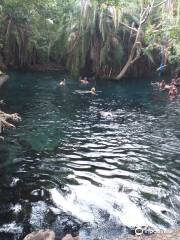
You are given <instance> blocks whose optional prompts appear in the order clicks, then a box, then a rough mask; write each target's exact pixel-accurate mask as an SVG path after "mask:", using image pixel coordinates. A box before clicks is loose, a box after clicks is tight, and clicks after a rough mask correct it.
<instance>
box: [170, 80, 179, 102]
mask: <svg viewBox="0 0 180 240" xmlns="http://www.w3.org/2000/svg"><path fill="white" fill-rule="evenodd" d="M177 94H178V90H177V87H176V85H174V84H172V85H171V88H170V89H169V97H170V99H172V100H173V99H175V98H176V97H177Z"/></svg>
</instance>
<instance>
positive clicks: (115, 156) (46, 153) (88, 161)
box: [0, 73, 180, 240]
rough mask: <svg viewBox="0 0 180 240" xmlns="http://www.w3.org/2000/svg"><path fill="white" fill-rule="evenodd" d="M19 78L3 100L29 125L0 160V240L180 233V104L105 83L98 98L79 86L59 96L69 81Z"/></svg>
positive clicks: (136, 86) (12, 137) (136, 87)
mask: <svg viewBox="0 0 180 240" xmlns="http://www.w3.org/2000/svg"><path fill="white" fill-rule="evenodd" d="M11 75H12V76H11V80H10V81H9V82H8V83H7V84H6V85H5V86H4V87H3V88H2V89H1V90H0V95H1V97H0V98H3V99H4V100H5V102H6V103H7V104H6V106H5V108H4V110H6V111H9V112H19V113H20V114H21V116H22V119H23V120H22V122H21V123H19V124H18V126H17V129H16V130H15V131H12V130H11V131H6V133H5V138H6V144H5V146H1V150H0V194H1V197H0V206H1V208H0V239H3V240H6V239H7V240H9V239H14V240H17V239H22V237H23V236H24V235H25V234H26V233H29V232H30V231H32V230H34V229H38V228H45V227H48V228H51V229H54V231H55V232H56V233H57V234H58V235H59V236H62V235H63V234H65V233H66V232H72V233H73V234H76V232H78V231H80V235H81V236H83V237H84V239H87V240H92V239H94V238H95V237H98V238H99V239H107V240H108V239H112V237H116V236H119V235H122V234H126V233H127V232H129V228H130V227H134V226H138V225H140V226H142V225H143V226H144V225H147V226H151V227H152V228H153V229H155V230H157V229H165V228H172V227H177V226H179V225H180V222H179V219H180V210H179V208H180V187H179V183H180V147H179V146H180V121H179V117H180V99H177V100H176V101H169V100H168V98H167V96H166V94H164V93H159V92H158V91H156V90H153V89H152V87H151V86H150V82H149V81H148V80H147V81H144V80H142V81H135V80H134V81H129V82H121V83H115V82H107V83H106V82H100V81H99V82H97V83H93V85H94V84H95V85H96V88H97V89H98V90H99V91H100V92H99V93H98V95H97V96H92V95H91V94H88V93H83V92H78V91H76V90H79V89H80V90H87V89H86V88H84V87H82V86H80V84H79V83H78V81H76V80H74V79H67V85H66V86H65V87H64V88H59V87H58V81H59V80H60V79H63V78H64V76H63V75H58V74H48V75H45V74H37V73H12V74H11ZM66 77H67V78H68V76H66ZM89 88H90V87H89Z"/></svg>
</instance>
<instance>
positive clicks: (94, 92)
mask: <svg viewBox="0 0 180 240" xmlns="http://www.w3.org/2000/svg"><path fill="white" fill-rule="evenodd" d="M90 93H91V94H93V95H97V93H96V89H95V87H92V88H91V91H90Z"/></svg>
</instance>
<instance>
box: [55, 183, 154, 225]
mask: <svg viewBox="0 0 180 240" xmlns="http://www.w3.org/2000/svg"><path fill="white" fill-rule="evenodd" d="M70 189H71V193H70V194H68V195H65V196H63V194H62V193H61V192H59V191H58V190H57V189H55V188H54V189H51V190H50V193H51V196H52V200H53V201H54V203H55V204H56V206H57V207H59V208H60V209H61V210H63V211H64V212H67V213H70V214H72V215H73V216H75V217H77V218H78V219H80V220H82V221H85V222H90V223H92V224H93V223H95V222H96V223H97V222H98V221H99V222H100V221H101V220H102V218H103V216H102V213H107V214H106V216H107V215H108V216H109V218H111V219H116V222H118V223H119V224H121V225H125V226H128V227H133V226H145V225H148V226H152V223H151V222H150V221H148V219H147V217H146V216H145V215H144V214H143V212H142V210H141V209H140V208H139V207H138V206H136V204H135V203H133V202H132V201H131V200H130V198H129V196H128V195H127V194H125V193H123V192H118V191H117V189H112V188H111V189H110V188H106V187H101V188H99V187H96V186H93V185H90V184H89V185H78V186H71V187H70ZM152 227H153V226H152Z"/></svg>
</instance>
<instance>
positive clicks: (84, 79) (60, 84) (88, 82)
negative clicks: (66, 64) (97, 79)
mask: <svg viewBox="0 0 180 240" xmlns="http://www.w3.org/2000/svg"><path fill="white" fill-rule="evenodd" d="M79 81H80V83H81V84H82V85H88V84H90V81H89V80H88V78H87V77H84V78H81V77H80V80H79ZM65 85H66V79H64V80H63V81H60V83H59V86H60V87H63V86H65ZM88 92H89V93H91V94H93V95H97V92H96V88H95V87H92V88H91V89H90V91H88Z"/></svg>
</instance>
